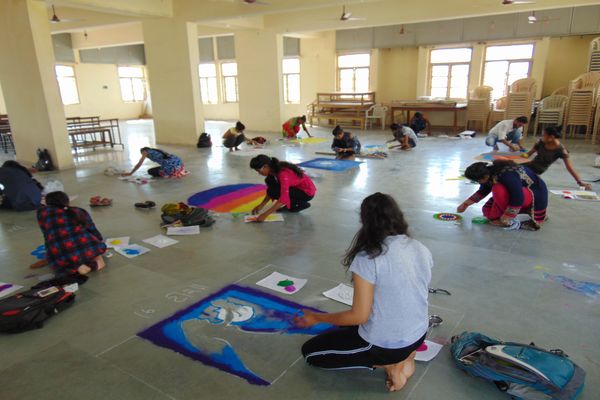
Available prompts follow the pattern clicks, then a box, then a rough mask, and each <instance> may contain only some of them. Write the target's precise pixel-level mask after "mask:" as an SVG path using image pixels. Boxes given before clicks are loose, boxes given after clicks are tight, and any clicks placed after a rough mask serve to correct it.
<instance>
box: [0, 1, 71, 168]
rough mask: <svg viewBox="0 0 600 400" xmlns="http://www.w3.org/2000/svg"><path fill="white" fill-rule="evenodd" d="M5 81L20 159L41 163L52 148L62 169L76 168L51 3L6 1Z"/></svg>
mask: <svg viewBox="0 0 600 400" xmlns="http://www.w3.org/2000/svg"><path fill="white" fill-rule="evenodd" d="M0 27H2V28H0V54H1V56H0V81H1V82H2V91H3V93H4V100H5V102H6V110H7V114H8V117H9V119H10V124H11V127H12V131H13V139H14V142H15V148H16V150H17V158H18V159H19V160H20V161H22V162H24V163H26V164H33V163H34V162H35V161H37V155H36V150H37V149H38V148H47V149H48V150H49V151H50V154H51V155H52V160H53V161H54V164H55V166H56V167H57V168H59V169H65V168H70V167H72V166H73V156H72V154H71V147H70V146H69V139H68V135H67V127H66V121H65V112H64V107H63V104H62V101H61V99H60V93H59V90H58V83H57V81H56V73H55V71H54V63H55V61H54V50H53V45H52V39H51V36H50V24H49V23H48V15H47V12H46V3H45V2H42V1H36V0H2V1H0Z"/></svg>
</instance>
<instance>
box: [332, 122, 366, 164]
mask: <svg viewBox="0 0 600 400" xmlns="http://www.w3.org/2000/svg"><path fill="white" fill-rule="evenodd" d="M332 134H333V142H332V143H331V149H332V150H333V151H335V158H336V159H338V160H353V159H354V156H356V155H357V154H360V148H361V145H360V141H359V140H358V138H357V137H356V136H354V135H353V134H352V133H350V132H344V129H342V127H341V126H339V125H337V126H336V127H335V128H333V132H332Z"/></svg>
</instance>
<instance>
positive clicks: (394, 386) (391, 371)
mask: <svg viewBox="0 0 600 400" xmlns="http://www.w3.org/2000/svg"><path fill="white" fill-rule="evenodd" d="M416 355H417V352H416V351H413V352H412V353H411V354H410V356H408V358H407V359H406V360H404V361H401V362H399V363H397V364H390V365H376V366H375V368H383V369H384V370H385V373H386V375H387V378H386V380H385V386H386V387H387V389H388V390H389V391H390V392H396V391H398V390H401V389H402V388H403V387H404V386H405V385H406V382H407V381H408V379H409V378H410V377H411V376H413V374H414V373H415V357H416Z"/></svg>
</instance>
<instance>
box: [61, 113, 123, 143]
mask: <svg viewBox="0 0 600 400" xmlns="http://www.w3.org/2000/svg"><path fill="white" fill-rule="evenodd" d="M67 131H68V133H69V139H70V142H71V147H72V148H73V149H75V151H77V149H78V148H86V147H91V148H92V149H93V150H96V147H99V146H102V147H106V146H110V147H111V148H114V147H115V146H122V147H124V145H123V143H122V142H121V131H120V128H119V121H118V120H117V119H114V118H113V119H100V117H70V118H67Z"/></svg>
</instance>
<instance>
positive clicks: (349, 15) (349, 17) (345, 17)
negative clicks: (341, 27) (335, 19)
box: [339, 6, 364, 21]
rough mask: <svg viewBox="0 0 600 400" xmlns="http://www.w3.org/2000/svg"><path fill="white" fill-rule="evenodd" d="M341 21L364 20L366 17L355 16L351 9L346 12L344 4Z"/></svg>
mask: <svg viewBox="0 0 600 400" xmlns="http://www.w3.org/2000/svg"><path fill="white" fill-rule="evenodd" d="M339 20H340V21H362V20H364V18H359V17H353V16H352V13H351V12H350V11H348V12H346V6H342V15H341V16H340V18H339Z"/></svg>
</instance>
